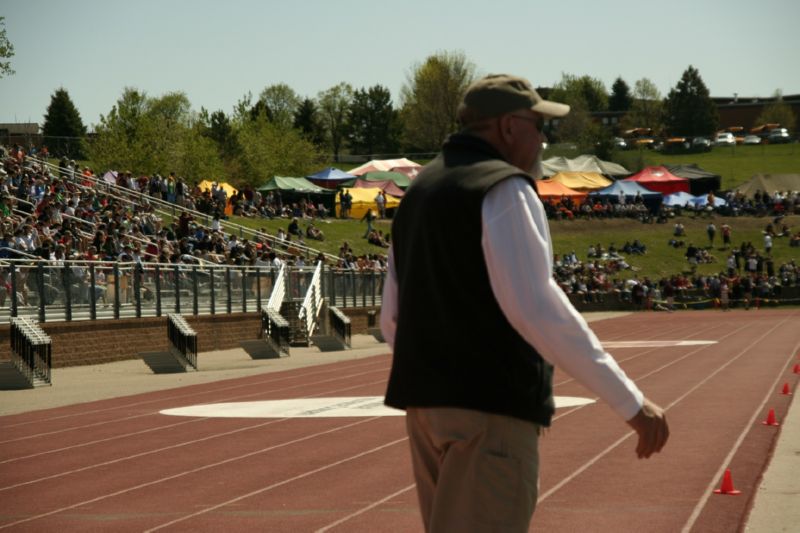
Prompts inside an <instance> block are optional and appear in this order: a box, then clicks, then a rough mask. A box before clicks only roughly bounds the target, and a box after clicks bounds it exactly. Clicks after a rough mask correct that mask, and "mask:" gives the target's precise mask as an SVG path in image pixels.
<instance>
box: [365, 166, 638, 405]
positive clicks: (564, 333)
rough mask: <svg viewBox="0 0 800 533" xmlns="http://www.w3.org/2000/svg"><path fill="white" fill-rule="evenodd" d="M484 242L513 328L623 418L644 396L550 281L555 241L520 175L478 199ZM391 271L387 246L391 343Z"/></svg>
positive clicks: (390, 338) (386, 311)
mask: <svg viewBox="0 0 800 533" xmlns="http://www.w3.org/2000/svg"><path fill="white" fill-rule="evenodd" d="M481 217H482V221H483V237H482V243H481V244H482V247H483V255H484V259H485V260H486V267H487V270H488V273H489V281H490V283H491V286H492V292H493V293H494V296H495V299H496V300H497V302H498V304H499V305H500V308H501V309H502V311H503V313H504V314H505V316H506V318H507V319H508V321H509V323H510V324H511V325H512V326H513V327H514V329H515V330H516V331H517V332H518V333H519V334H520V335H521V336H522V337H523V338H524V339H525V340H526V341H527V342H528V343H529V344H530V345H531V346H533V347H535V348H536V350H537V351H538V352H539V353H540V354H541V355H542V357H544V358H545V359H547V360H548V361H549V362H550V363H552V364H553V365H555V366H558V367H560V368H561V369H562V370H564V371H566V372H567V373H568V374H570V375H571V376H572V377H573V378H575V379H576V380H578V381H579V382H580V383H582V384H583V385H584V386H585V387H587V388H588V389H589V390H591V391H592V392H593V393H594V394H596V395H597V396H598V397H600V398H601V399H602V400H603V401H605V402H606V403H607V404H608V405H609V406H610V407H611V408H612V409H613V410H614V411H615V412H616V413H617V414H618V415H619V416H621V417H622V418H623V419H624V420H629V419H631V418H633V416H634V415H636V413H637V412H638V411H639V409H641V407H642V403H643V400H644V395H643V394H642V392H641V391H640V390H639V388H638V387H637V386H636V384H635V383H634V382H633V381H632V380H631V379H630V378H628V377H627V376H626V375H625V372H624V371H623V370H622V369H621V368H620V367H619V365H618V364H617V362H616V361H615V360H614V358H613V357H612V356H611V354H609V353H607V352H606V351H605V350H604V349H603V347H602V346H601V344H600V341H599V340H598V339H597V336H596V335H595V334H594V332H593V331H592V330H591V329H590V328H589V325H588V324H587V323H586V320H584V318H583V317H582V316H581V315H580V313H578V311H577V310H576V309H575V308H574V307H573V305H572V304H571V303H570V301H569V299H568V298H567V296H566V295H565V294H564V292H563V291H562V290H561V288H560V287H559V286H558V285H557V284H556V282H555V280H554V279H553V270H552V264H553V247H552V243H551V240H550V227H549V225H548V223H547V216H546V215H545V211H544V206H543V205H542V203H541V201H540V200H539V197H538V196H537V195H536V192H535V191H534V190H533V188H532V187H531V186H530V184H529V183H528V181H527V180H526V179H525V178H522V177H518V178H510V179H507V180H504V181H502V182H500V183H499V184H498V185H496V186H495V187H493V188H492V189H491V190H490V191H489V193H488V194H487V195H486V197H485V198H484V200H483V205H482V211H481ZM397 306H398V298H397V276H396V274H395V269H394V258H393V252H392V250H390V251H389V270H388V274H387V279H386V283H385V285H384V292H383V301H382V305H381V318H380V322H381V331H382V332H383V336H384V338H385V339H386V342H387V343H388V344H389V346H390V347H394V337H395V331H396V326H397Z"/></svg>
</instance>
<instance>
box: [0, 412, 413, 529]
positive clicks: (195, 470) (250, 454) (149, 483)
mask: <svg viewBox="0 0 800 533" xmlns="http://www.w3.org/2000/svg"><path fill="white" fill-rule="evenodd" d="M374 420H377V418H372V419H371V418H365V419H363V420H359V421H357V422H352V423H350V424H344V425H341V426H337V427H335V428H331V429H327V430H325V431H319V432H317V433H312V434H310V435H305V436H303V437H300V438H297V439H293V440H290V441H286V442H282V443H280V444H275V445H272V446H268V447H266V448H261V449H260V450H255V451H252V452H248V453H246V454H242V455H238V456H236V457H229V458H228V459H224V460H222V461H217V462H216V463H210V464H205V465H203V466H199V467H197V468H193V469H191V470H184V471H183V472H179V473H177V474H173V475H171V476H166V477H162V478H159V479H154V480H152V481H147V482H145V483H140V484H139V485H135V486H133V487H128V488H125V489H120V490H118V491H115V492H110V493H107V494H103V495H102V496H97V497H96V498H92V499H89V500H84V501H81V502H76V503H73V504H72V505H67V506H64V507H61V508H59V509H54V510H52V511H48V512H46V513H42V514H38V515H34V516H29V517H27V518H23V519H21V520H17V521H16V522H10V523H8V524H2V525H0V529H6V528H9V527H12V526H16V525H19V524H24V523H26V522H31V521H33V520H38V519H40V518H46V517H48V516H52V515H54V514H58V513H62V512H64V511H69V510H70V509H75V508H77V507H82V506H84V505H88V504H90V503H96V502H99V501H102V500H106V499H108V498H113V497H116V496H120V495H122V494H127V493H129V492H133V491H135V490H139V489H143V488H145V487H151V486H153V485H157V484H159V483H163V482H165V481H171V480H173V479H178V478H181V477H184V476H188V475H189V474H196V473H198V472H202V471H204V470H208V469H210V468H215V467H218V466H222V465H225V464H228V463H232V462H234V461H239V460H241V459H247V458H249V457H253V456H256V455H260V454H262V453H266V452H269V451H272V450H275V449H278V448H283V447H286V446H290V445H292V444H297V443H299V442H303V441H306V440H310V439H313V438H316V437H320V436H322V435H327V434H329V433H334V432H336V431H340V430H343V429H347V428H350V427H354V426H358V425H361V424H366V423H367V422H372V421H374ZM270 423H272V422H267V423H266V424H263V425H267V424H270ZM406 438H407V437H406ZM401 440H405V439H401Z"/></svg>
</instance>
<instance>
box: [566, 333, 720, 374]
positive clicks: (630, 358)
mask: <svg viewBox="0 0 800 533" xmlns="http://www.w3.org/2000/svg"><path fill="white" fill-rule="evenodd" d="M720 327H722V325H715V326H710V327H708V328H705V330H703V331H700V332H696V333H693V334H692V335H695V334H697V335H700V334H703V335H704V334H706V333H707V332H708V331H713V330H715V329H718V328H720ZM676 329H677V328H676ZM671 333H672V332H670V334H671ZM733 333H735V332H733ZM733 333H729V334H728V335H724V336H723V337H721V338H720V339H719V340H717V341H716V342H719V341H720V340H723V339H726V338H727V337H729V336H730V335H732V334H733ZM690 336H691V335H690ZM604 346H605V345H604ZM655 351H657V348H653V349H650V350H645V351H643V352H638V353H636V354H634V355H631V356H629V357H624V358H622V357H619V355H618V354H615V355H614V359H615V360H616V361H617V363H618V364H619V365H622V364H623V363H627V362H628V361H633V360H635V359H638V358H640V357H644V356H645V355H647V354H649V353H652V352H655ZM692 353H694V352H692ZM573 381H575V379H574V378H572V377H570V378H567V379H565V380H564V381H560V382H558V383H554V384H553V387H558V386H561V385H566V384H567V383H571V382H573Z"/></svg>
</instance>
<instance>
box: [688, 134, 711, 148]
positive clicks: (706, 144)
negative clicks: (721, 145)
mask: <svg viewBox="0 0 800 533" xmlns="http://www.w3.org/2000/svg"><path fill="white" fill-rule="evenodd" d="M692 148H694V149H695V150H701V151H703V152H709V151H711V140H710V139H708V138H706V137H695V138H694V139H692Z"/></svg>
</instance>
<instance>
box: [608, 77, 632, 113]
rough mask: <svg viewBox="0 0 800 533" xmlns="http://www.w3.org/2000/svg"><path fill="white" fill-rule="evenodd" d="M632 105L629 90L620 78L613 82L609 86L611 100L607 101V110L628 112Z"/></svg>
mask: <svg viewBox="0 0 800 533" xmlns="http://www.w3.org/2000/svg"><path fill="white" fill-rule="evenodd" d="M631 105H633V97H632V96H631V88H630V87H628V84H627V83H625V80H623V79H622V78H617V79H616V80H614V85H612V86H611V98H609V99H608V109H609V110H610V111H628V110H629V109H630V108H631Z"/></svg>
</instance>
